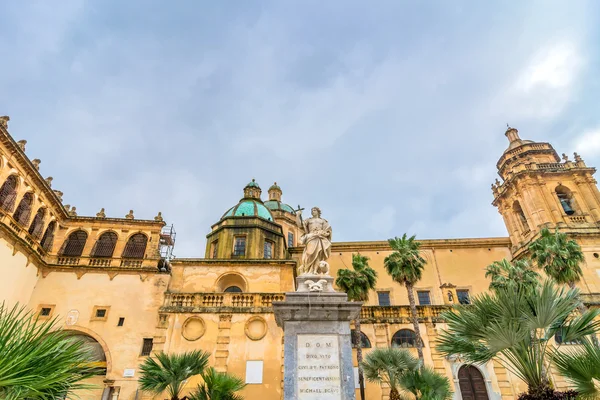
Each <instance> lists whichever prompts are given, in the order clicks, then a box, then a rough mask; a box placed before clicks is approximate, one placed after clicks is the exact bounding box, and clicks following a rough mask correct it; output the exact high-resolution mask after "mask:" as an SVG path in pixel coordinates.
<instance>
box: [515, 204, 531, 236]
mask: <svg viewBox="0 0 600 400" xmlns="http://www.w3.org/2000/svg"><path fill="white" fill-rule="evenodd" d="M513 210H514V211H515V214H517V219H518V220H519V224H521V231H522V232H529V231H530V229H529V224H528V223H527V218H526V217H525V213H524V212H523V209H522V208H521V204H519V202H518V201H515V202H514V203H513Z"/></svg>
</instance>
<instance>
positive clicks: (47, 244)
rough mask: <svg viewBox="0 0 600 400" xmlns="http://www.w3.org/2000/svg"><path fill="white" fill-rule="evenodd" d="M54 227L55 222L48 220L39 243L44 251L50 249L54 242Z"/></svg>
mask: <svg viewBox="0 0 600 400" xmlns="http://www.w3.org/2000/svg"><path fill="white" fill-rule="evenodd" d="M55 229H56V222H54V221H50V223H49V224H48V227H47V228H46V232H45V233H44V236H43V237H42V241H41V242H40V244H41V245H42V249H44V250H46V251H50V250H52V245H53V244H54V230H55Z"/></svg>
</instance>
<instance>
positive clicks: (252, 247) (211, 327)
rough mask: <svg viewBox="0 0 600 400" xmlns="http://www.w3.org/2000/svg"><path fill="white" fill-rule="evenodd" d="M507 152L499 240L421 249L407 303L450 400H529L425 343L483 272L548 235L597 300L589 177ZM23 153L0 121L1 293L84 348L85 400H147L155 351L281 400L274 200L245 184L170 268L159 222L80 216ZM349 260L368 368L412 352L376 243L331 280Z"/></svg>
mask: <svg viewBox="0 0 600 400" xmlns="http://www.w3.org/2000/svg"><path fill="white" fill-rule="evenodd" d="M506 136H507V138H508V140H509V147H508V148H507V149H506V150H505V151H504V153H502V155H501V157H500V160H499V161H498V164H497V168H498V172H499V175H500V177H501V178H502V182H500V181H497V182H496V183H495V184H493V185H492V191H493V205H494V206H496V207H497V208H498V210H499V212H500V214H501V215H502V217H503V218H504V221H505V224H506V227H507V230H508V233H509V236H508V237H497V238H476V239H440V240H424V241H423V242H422V243H423V245H422V248H423V255H424V257H425V258H426V260H427V265H426V268H425V271H424V276H423V279H422V280H421V281H420V282H419V283H418V284H417V286H416V291H417V298H418V302H419V306H418V312H419V315H420V321H421V332H422V336H423V340H424V343H425V348H424V353H425V359H426V362H427V363H428V364H430V365H432V366H433V367H434V368H435V369H436V370H437V371H438V372H441V373H443V374H446V375H447V376H448V377H449V378H450V379H451V381H452V382H453V384H454V390H455V391H456V394H455V398H456V399H461V398H465V399H513V398H515V396H516V394H517V393H519V392H522V391H525V390H526V387H525V385H524V384H523V383H522V382H520V381H519V380H518V379H517V378H515V377H514V376H511V374H510V373H507V371H506V370H505V369H504V368H503V367H502V366H500V365H498V364H496V363H493V362H490V363H488V364H486V365H481V366H476V367H467V366H464V365H463V364H462V362H461V360H460V359H459V358H455V359H446V358H444V357H442V356H441V355H440V354H439V353H438V352H437V351H436V349H435V339H436V336H437V335H438V333H439V330H440V329H442V328H444V324H443V321H442V320H440V318H439V315H440V313H441V312H442V311H443V310H444V309H445V308H446V307H448V305H451V304H455V303H457V302H468V301H469V297H470V296H473V295H477V294H479V293H481V292H484V291H486V290H487V288H488V284H489V282H488V280H487V279H486V278H485V276H484V269H485V267H486V266H487V265H489V264H491V263H492V262H493V261H496V260H501V259H503V258H508V259H512V258H514V257H521V256H523V255H524V254H525V252H526V251H527V245H528V243H530V242H531V241H532V240H534V239H535V238H536V237H537V235H538V234H539V231H540V229H541V227H543V226H549V227H558V228H559V229H560V230H561V231H564V232H567V233H569V234H570V235H571V236H572V237H573V238H575V239H576V240H577V241H578V242H579V243H580V244H581V246H582V248H583V250H584V252H585V257H586V263H585V265H584V266H583V271H584V280H583V281H582V283H581V285H580V286H581V290H582V291H583V292H584V293H585V295H584V296H585V299H586V301H587V302H588V303H590V304H593V303H595V302H597V301H598V300H599V298H600V278H599V274H600V256H599V253H600V192H599V191H598V188H597V186H596V181H595V180H594V178H593V177H592V175H593V174H594V172H595V169H594V168H590V167H587V166H586V165H585V163H584V162H583V160H582V159H581V158H580V157H579V156H578V155H575V157H574V160H572V161H571V160H569V159H568V158H567V157H566V156H564V157H563V158H564V160H562V161H561V158H559V156H558V154H557V153H556V151H555V150H554V149H553V147H552V146H551V145H550V144H548V143H539V142H532V141H528V140H521V139H520V138H519V136H518V132H517V130H516V129H513V128H509V129H508V130H507V131H506ZM25 146H26V142H25V141H19V142H16V141H15V140H14V139H13V138H12V137H11V136H10V134H9V132H8V117H0V274H1V276H2V277H3V279H2V280H1V281H0V293H1V297H2V299H4V300H6V301H7V302H8V303H9V304H14V303H16V302H19V303H21V304H25V305H27V306H28V307H29V308H30V309H32V310H34V311H35V312H36V313H38V315H39V316H40V318H53V317H55V316H58V317H59V318H60V324H61V325H62V326H63V327H64V328H65V329H68V330H71V331H72V332H73V334H76V335H81V336H82V337H83V338H85V339H86V340H87V341H88V342H89V343H90V345H91V346H93V347H94V348H95V350H96V358H97V361H99V362H102V363H105V365H106V372H105V374H104V375H102V376H97V377H96V378H94V379H93V383H95V384H96V385H97V389H96V390H93V391H87V392H84V393H81V394H80V396H81V398H82V399H112V400H116V399H120V400H133V399H145V398H152V397H151V396H150V395H149V394H147V393H142V392H141V391H139V390H138V385H137V378H138V376H139V371H138V367H139V365H140V363H141V362H143V361H144V359H145V358H146V357H148V355H150V354H151V353H152V352H154V351H165V352H181V351H185V350H191V349H202V350H205V351H208V352H209V353H210V354H211V360H210V362H211V365H213V366H215V367H216V368H217V369H218V370H220V371H228V372H230V373H233V374H236V375H238V376H240V377H242V378H243V379H245V380H246V381H247V382H248V386H247V387H246V388H245V389H244V391H243V395H244V396H245V398H246V399H258V398H260V399H263V400H280V399H281V398H282V375H283V342H282V341H283V332H282V330H281V328H279V327H277V325H276V323H275V319H274V315H273V310H272V302H273V301H280V300H283V299H284V298H285V292H289V291H294V290H295V287H294V285H295V283H294V278H295V273H296V266H297V260H298V258H299V257H300V255H301V253H302V248H301V247H298V246H297V240H298V237H299V236H300V234H301V233H300V232H299V229H298V227H297V225H296V222H295V220H296V216H295V212H294V209H293V208H292V207H290V206H289V205H287V204H285V203H283V202H282V190H281V188H280V187H279V186H277V184H274V185H273V186H271V187H270V188H269V189H268V199H266V200H263V199H262V190H261V188H260V186H259V185H258V183H256V182H255V181H254V180H252V182H250V183H249V184H248V185H247V186H246V187H245V188H244V189H243V197H242V199H241V200H240V201H239V202H238V203H237V204H236V205H235V206H233V207H231V208H230V209H228V210H224V211H225V212H224V214H223V215H222V216H221V218H220V219H219V220H218V221H217V222H216V223H215V224H214V225H213V226H212V227H211V230H210V233H208V235H207V243H206V253H205V254H206V257H205V258H182V259H179V258H176V259H171V257H170V255H171V249H172V246H173V243H174V232H173V229H172V227H170V226H168V225H166V224H165V222H164V221H163V219H162V217H161V215H160V214H159V215H157V216H156V217H155V218H154V219H153V220H139V219H136V218H135V217H134V215H133V213H132V212H131V213H129V214H128V215H127V216H125V217H124V218H112V217H107V216H106V215H105V214H104V212H103V210H102V211H100V212H99V213H98V214H97V215H96V216H78V215H77V213H76V210H75V209H74V208H73V209H71V208H70V207H69V206H67V205H64V204H63V203H62V199H61V196H62V193H61V192H60V191H57V190H53V189H52V187H51V182H52V178H43V177H42V176H41V175H40V173H39V171H38V165H39V163H40V161H39V160H37V159H33V160H30V159H29V158H28V157H27V155H26V152H25ZM234 200H235V199H232V203H233V202H234ZM216 217H217V216H216ZM215 219H216V218H215ZM380 239H385V238H380ZM357 252H360V253H361V254H363V255H365V256H368V257H369V258H370V265H371V266H372V267H373V268H375V269H376V270H377V271H378V273H379V279H378V282H377V289H376V291H374V292H373V293H372V294H371V296H370V298H369V301H368V302H367V303H366V304H365V305H364V306H363V308H362V311H361V322H362V331H363V334H364V335H363V346H364V347H366V349H365V353H367V352H368V351H369V349H370V348H375V347H387V346H399V347H406V348H409V349H410V348H413V345H414V340H415V338H414V332H413V331H412V324H411V323H410V321H409V309H408V299H407V295H406V291H405V289H404V288H402V287H401V286H400V285H398V284H397V283H395V282H393V281H392V279H391V278H390V277H389V276H388V275H387V274H386V273H385V270H384V269H383V260H384V258H385V257H386V256H387V255H388V254H390V248H389V246H388V244H387V242H386V241H384V240H381V241H363V242H338V243H334V244H333V248H332V255H331V257H330V259H329V263H330V265H331V269H332V271H331V274H332V275H333V276H335V275H336V272H337V270H338V269H340V268H348V267H350V265H351V258H352V254H353V253H357ZM413 351H414V350H413ZM555 381H556V382H557V384H558V385H559V386H561V385H564V384H565V383H564V381H563V380H562V379H560V378H559V377H556V376H555ZM195 384H196V381H194V380H191V381H190V382H188V383H187V386H186V388H188V389H193V388H194V387H195ZM366 393H367V398H368V399H370V400H371V399H372V400H375V399H377V400H379V399H387V391H386V389H385V388H380V387H379V386H378V385H374V384H371V383H368V384H367V389H366ZM157 398H158V397H157Z"/></svg>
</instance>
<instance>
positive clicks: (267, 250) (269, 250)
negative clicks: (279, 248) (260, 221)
mask: <svg viewBox="0 0 600 400" xmlns="http://www.w3.org/2000/svg"><path fill="white" fill-rule="evenodd" d="M263 253H264V257H265V258H273V242H269V241H267V240H265V246H264V251H263Z"/></svg>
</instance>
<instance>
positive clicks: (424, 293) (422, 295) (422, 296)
mask: <svg viewBox="0 0 600 400" xmlns="http://www.w3.org/2000/svg"><path fill="white" fill-rule="evenodd" d="M417 297H418V298H419V305H422V306H428V305H430V304H431V299H430V298H429V290H418V291H417Z"/></svg>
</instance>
